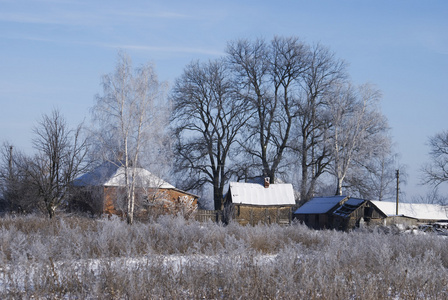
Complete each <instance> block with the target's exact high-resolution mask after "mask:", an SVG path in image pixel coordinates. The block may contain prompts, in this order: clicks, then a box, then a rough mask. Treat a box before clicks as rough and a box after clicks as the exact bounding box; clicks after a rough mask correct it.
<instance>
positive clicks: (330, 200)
mask: <svg viewBox="0 0 448 300" xmlns="http://www.w3.org/2000/svg"><path fill="white" fill-rule="evenodd" d="M345 198H347V196H333V197H316V198H312V199H311V200H310V201H308V202H307V203H305V204H304V205H302V206H301V207H299V208H298V209H297V210H296V212H295V214H325V213H327V212H328V211H329V210H330V209H332V208H333V207H335V206H336V205H337V204H338V203H339V202H341V201H342V200H344V199H345Z"/></svg>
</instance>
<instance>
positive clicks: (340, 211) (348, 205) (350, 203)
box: [333, 198, 365, 218]
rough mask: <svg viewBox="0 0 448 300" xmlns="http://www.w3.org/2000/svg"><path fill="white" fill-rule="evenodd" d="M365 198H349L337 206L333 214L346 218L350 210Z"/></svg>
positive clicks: (354, 208) (359, 204) (358, 205)
mask: <svg viewBox="0 0 448 300" xmlns="http://www.w3.org/2000/svg"><path fill="white" fill-rule="evenodd" d="M364 202H365V200H363V199H356V198H350V199H348V200H347V201H345V202H344V204H342V205H341V206H340V207H338V208H337V209H336V210H335V211H334V212H333V214H334V215H338V216H341V217H343V218H347V217H348V216H350V214H351V213H352V212H354V211H355V210H356V209H357V208H358V207H360V206H361V205H362V204H363V203H364Z"/></svg>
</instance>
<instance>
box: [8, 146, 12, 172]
mask: <svg viewBox="0 0 448 300" xmlns="http://www.w3.org/2000/svg"><path fill="white" fill-rule="evenodd" d="M12 149H13V147H12V146H9V158H8V167H9V170H8V171H9V172H8V173H9V174H8V177H9V179H10V180H11V179H12V177H13V174H12Z"/></svg>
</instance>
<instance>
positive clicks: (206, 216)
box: [196, 209, 222, 223]
mask: <svg viewBox="0 0 448 300" xmlns="http://www.w3.org/2000/svg"><path fill="white" fill-rule="evenodd" d="M196 220H197V221H199V222H208V221H211V222H217V223H218V222H222V210H205V209H198V211H197V212H196Z"/></svg>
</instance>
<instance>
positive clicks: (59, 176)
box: [0, 36, 448, 223]
mask: <svg viewBox="0 0 448 300" xmlns="http://www.w3.org/2000/svg"><path fill="white" fill-rule="evenodd" d="M225 53H226V54H225V55H224V56H223V57H220V58H217V59H213V60H208V61H205V62H204V61H202V62H201V61H193V62H191V63H190V64H188V65H187V66H186V67H185V68H184V70H183V72H182V74H181V75H180V76H179V77H178V78H177V79H176V81H175V82H174V85H173V87H172V89H171V91H170V92H168V89H167V84H166V83H164V82H160V81H159V80H158V78H157V75H156V72H155V70H154V66H153V65H152V64H145V65H142V66H140V67H138V68H134V67H133V65H132V61H131V59H130V57H129V56H128V55H127V54H126V53H123V52H120V53H119V55H118V61H117V65H116V68H115V70H114V71H113V72H111V73H110V74H107V75H104V76H103V77H102V78H101V83H102V88H103V92H102V93H101V94H98V95H96V97H95V103H94V105H93V107H92V110H91V112H92V114H91V115H92V118H91V119H92V123H91V124H89V126H87V127H88V128H87V129H86V126H83V125H82V124H81V125H79V126H78V127H76V128H75V129H69V128H68V126H67V124H66V121H65V119H64V118H63V116H62V115H61V113H60V112H59V111H58V110H54V111H53V112H52V113H51V114H50V115H44V116H43V117H42V119H41V120H40V121H39V122H38V123H37V125H36V126H35V128H34V139H33V147H34V149H35V152H36V153H35V154H34V155H26V154H24V153H22V152H20V151H18V150H17V149H15V148H13V146H12V145H10V144H8V143H5V144H4V146H3V148H2V165H1V168H0V179H1V190H2V193H1V195H2V198H3V200H4V201H3V202H4V203H8V205H9V207H13V209H14V210H23V211H29V210H32V209H36V208H37V207H39V208H41V209H42V210H43V211H45V212H46V213H48V215H49V216H50V217H53V216H54V212H55V210H56V209H57V208H58V207H59V206H61V205H62V206H63V205H65V204H66V203H67V195H68V194H69V191H70V185H71V182H72V181H73V180H74V179H75V178H76V177H77V176H79V175H80V174H82V173H84V172H86V171H87V170H89V169H91V168H92V167H93V166H95V165H98V164H100V163H102V162H106V161H107V162H112V163H114V164H116V165H117V166H120V167H124V169H125V170H126V171H125V174H126V177H125V181H126V184H125V186H126V193H125V194H126V196H125V202H126V204H125V207H126V212H127V214H126V215H127V221H128V223H132V222H133V211H134V205H135V197H134V191H135V180H134V179H135V176H136V172H135V170H136V168H137V167H145V168H147V169H149V170H150V171H152V172H156V173H158V174H164V176H165V177H166V176H168V173H170V176H171V177H172V179H173V180H175V181H176V184H177V186H178V187H179V188H181V189H185V190H188V191H193V192H196V193H198V194H201V195H206V194H207V191H208V190H209V191H211V194H212V195H213V196H212V198H213V206H214V208H215V209H221V206H222V201H223V196H224V195H225V193H226V190H225V189H226V186H227V184H228V182H229V181H230V180H238V181H250V180H253V179H254V178H257V177H259V176H263V177H268V178H269V179H270V181H271V182H276V181H278V180H283V181H288V182H292V183H293V184H294V185H295V188H296V190H297V191H298V195H297V203H298V204H299V205H300V204H303V203H305V202H306V201H308V200H309V199H311V198H312V197H313V196H315V195H330V194H333V195H334V194H338V195H341V194H342V193H348V194H351V195H352V196H359V197H362V198H369V199H379V200H383V199H388V198H390V197H391V196H392V195H394V193H395V188H394V179H395V177H394V175H395V168H396V154H395V153H394V152H393V148H392V139H391V137H390V135H389V127H388V124H387V119H386V117H385V116H384V115H383V114H382V113H381V110H380V107H379V101H380V99H381V93H380V91H379V90H378V89H377V88H376V87H375V86H373V85H371V84H362V85H355V84H354V83H353V82H352V81H351V80H350V76H349V73H348V69H347V64H346V63H345V62H344V61H343V60H341V59H338V58H337V57H336V55H335V53H333V52H332V51H331V50H330V49H329V48H327V47H325V46H323V45H321V44H308V43H305V42H304V41H302V40H300V39H299V38H297V37H278V36H277V37H274V38H273V39H272V40H270V41H267V40H265V39H254V40H248V39H239V40H235V41H230V42H228V44H227V48H226V50H225ZM431 141H432V144H431V145H432V147H433V148H434V149H433V150H434V151H433V152H431V154H432V155H433V156H432V157H433V162H434V164H433V165H432V166H431V167H429V166H428V167H427V168H426V169H425V172H426V173H425V174H426V177H425V178H427V182H428V183H436V184H438V183H440V182H443V181H446V177H447V175H446V171H445V170H446V169H445V168H446V161H447V160H446V157H447V156H446V155H447V152H446V149H447V148H448V147H447V144H446V143H444V142H446V141H445V140H444V135H441V136H436V137H435V138H433V139H432V140H431ZM444 151H445V152H444ZM444 176H445V177H444ZM203 198H204V199H206V198H207V197H206V196H205V197H203Z"/></svg>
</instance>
